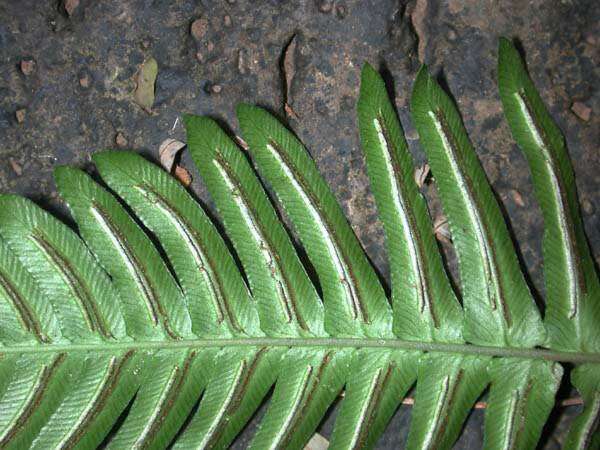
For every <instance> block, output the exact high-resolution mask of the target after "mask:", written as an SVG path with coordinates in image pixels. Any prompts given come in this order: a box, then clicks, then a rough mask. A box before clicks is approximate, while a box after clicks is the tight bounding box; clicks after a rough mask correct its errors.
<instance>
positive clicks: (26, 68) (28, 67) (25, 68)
mask: <svg viewBox="0 0 600 450" xmlns="http://www.w3.org/2000/svg"><path fill="white" fill-rule="evenodd" d="M20 67H21V72H23V75H26V76H29V75H31V74H32V73H33V71H34V70H35V61H34V60H33V59H24V60H22V61H21V64H20Z"/></svg>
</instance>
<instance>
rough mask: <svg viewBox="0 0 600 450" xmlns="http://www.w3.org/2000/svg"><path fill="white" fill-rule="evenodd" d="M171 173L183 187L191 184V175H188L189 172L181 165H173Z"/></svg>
mask: <svg viewBox="0 0 600 450" xmlns="http://www.w3.org/2000/svg"><path fill="white" fill-rule="evenodd" d="M173 175H175V178H177V179H178V180H179V182H180V183H181V184H183V185H184V186H185V187H189V186H190V184H192V176H191V175H190V172H189V171H188V170H187V169H186V168H185V167H183V166H180V165H177V166H175V171H174V172H173Z"/></svg>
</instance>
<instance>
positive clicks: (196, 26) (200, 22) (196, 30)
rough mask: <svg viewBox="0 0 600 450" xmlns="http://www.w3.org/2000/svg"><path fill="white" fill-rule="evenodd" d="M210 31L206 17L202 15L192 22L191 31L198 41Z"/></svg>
mask: <svg viewBox="0 0 600 450" xmlns="http://www.w3.org/2000/svg"><path fill="white" fill-rule="evenodd" d="M207 31H208V20H207V19H206V18H205V17H200V18H199V19H196V20H194V21H193V22H192V26H191V27H190V33H191V34H192V36H193V37H194V39H196V40H197V41H200V40H201V39H202V38H203V37H204V36H205V35H206V32H207Z"/></svg>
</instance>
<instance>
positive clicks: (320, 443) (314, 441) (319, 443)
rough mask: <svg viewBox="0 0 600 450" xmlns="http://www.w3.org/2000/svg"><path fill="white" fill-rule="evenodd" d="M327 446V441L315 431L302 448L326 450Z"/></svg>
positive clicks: (305, 449)
mask: <svg viewBox="0 0 600 450" xmlns="http://www.w3.org/2000/svg"><path fill="white" fill-rule="evenodd" d="M328 448H329V441H328V440H327V439H325V437H323V436H322V435H320V434H319V433H315V434H313V437H311V438H310V441H308V443H307V444H306V446H305V447H304V450H327V449H328Z"/></svg>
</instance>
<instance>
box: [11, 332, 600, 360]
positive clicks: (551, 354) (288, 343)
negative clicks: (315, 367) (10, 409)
mask: <svg viewBox="0 0 600 450" xmlns="http://www.w3.org/2000/svg"><path fill="white" fill-rule="evenodd" d="M209 347H212V348H220V347H306V348H311V347H320V348H376V349H388V350H408V351H423V352H434V353H459V354H464V355H481V356H499V357H510V358H522V359H544V360H547V361H561V362H570V363H597V364H600V353H584V352H573V351H568V352H565V351H554V350H546V349H539V348H512V347H488V346H481V345H471V344H452V343H442V342H417V341H403V340H400V339H372V338H366V339H355V338H271V337H258V338H235V339H190V340H179V341H138V342H101V343H100V342H90V343H84V344H50V345H29V346H11V347H4V348H2V349H0V354H14V353H49V352H85V351H94V352H114V351H122V350H159V349H182V348H190V349H192V348H209Z"/></svg>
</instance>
